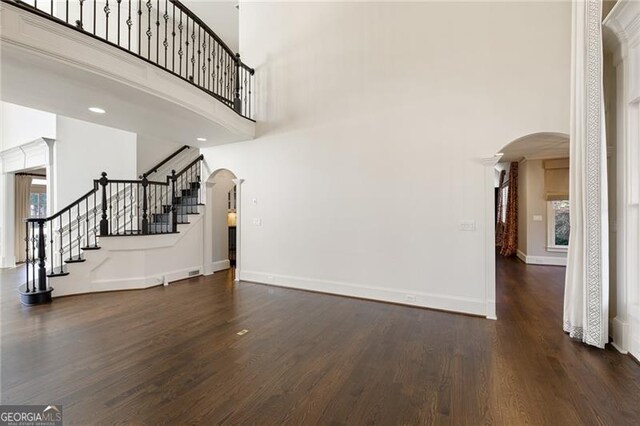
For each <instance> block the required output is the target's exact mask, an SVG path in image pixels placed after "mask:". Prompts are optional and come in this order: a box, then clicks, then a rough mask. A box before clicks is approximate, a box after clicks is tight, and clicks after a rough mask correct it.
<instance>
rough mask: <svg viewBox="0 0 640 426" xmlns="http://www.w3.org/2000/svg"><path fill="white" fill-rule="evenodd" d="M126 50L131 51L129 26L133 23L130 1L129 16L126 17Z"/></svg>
mask: <svg viewBox="0 0 640 426" xmlns="http://www.w3.org/2000/svg"><path fill="white" fill-rule="evenodd" d="M126 24H127V49H128V50H131V26H132V25H133V21H132V20H131V0H129V14H128V15H127V21H126Z"/></svg>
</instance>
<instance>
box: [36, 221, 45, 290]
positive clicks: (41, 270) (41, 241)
mask: <svg viewBox="0 0 640 426" xmlns="http://www.w3.org/2000/svg"><path fill="white" fill-rule="evenodd" d="M44 222H45V221H44V220H39V221H38V290H39V291H44V290H46V289H47V264H46V260H45V259H46V249H45V238H44Z"/></svg>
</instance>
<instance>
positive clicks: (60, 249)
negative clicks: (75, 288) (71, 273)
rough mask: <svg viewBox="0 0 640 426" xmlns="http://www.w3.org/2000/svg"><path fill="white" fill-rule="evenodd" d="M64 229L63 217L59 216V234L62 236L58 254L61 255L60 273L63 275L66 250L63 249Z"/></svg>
mask: <svg viewBox="0 0 640 426" xmlns="http://www.w3.org/2000/svg"><path fill="white" fill-rule="evenodd" d="M63 229H64V228H63V227H62V215H60V216H58V234H59V236H60V238H59V240H60V247H59V248H58V253H59V254H60V273H62V267H63V265H64V249H63V248H62V246H63V244H64V243H63V239H62V235H63V234H62V233H63V232H64V231H63Z"/></svg>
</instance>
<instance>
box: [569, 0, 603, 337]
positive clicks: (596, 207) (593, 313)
mask: <svg viewBox="0 0 640 426" xmlns="http://www.w3.org/2000/svg"><path fill="white" fill-rule="evenodd" d="M572 7H573V11H572V12H573V15H572V20H573V32H572V58H571V59H572V64H571V67H572V70H571V74H572V75H571V77H572V87H571V142H570V163H571V165H570V169H569V198H570V200H571V205H570V210H569V215H570V220H571V234H570V237H569V254H568V258H567V274H566V279H565V294H564V315H563V322H564V323H563V329H564V331H565V332H567V333H569V335H570V336H571V337H572V338H576V339H580V340H581V341H583V342H585V343H587V344H589V345H593V346H597V347H599V348H604V345H605V344H606V343H607V341H608V337H609V330H608V317H609V312H608V310H609V279H608V276H609V259H608V256H609V241H608V222H609V218H608V206H607V153H606V140H605V132H604V100H603V94H602V92H603V86H602V84H603V83H602V27H601V24H600V22H601V12H602V10H601V9H602V3H601V0H586V1H574V2H573V3H572Z"/></svg>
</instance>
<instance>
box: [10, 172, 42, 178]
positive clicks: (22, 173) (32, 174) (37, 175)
mask: <svg viewBox="0 0 640 426" xmlns="http://www.w3.org/2000/svg"><path fill="white" fill-rule="evenodd" d="M16 176H33V177H41V178H46V177H47V176H46V175H39V174H36V173H26V172H20V173H16Z"/></svg>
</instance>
